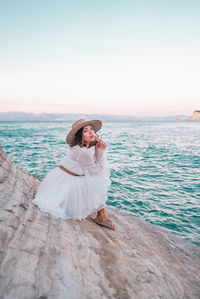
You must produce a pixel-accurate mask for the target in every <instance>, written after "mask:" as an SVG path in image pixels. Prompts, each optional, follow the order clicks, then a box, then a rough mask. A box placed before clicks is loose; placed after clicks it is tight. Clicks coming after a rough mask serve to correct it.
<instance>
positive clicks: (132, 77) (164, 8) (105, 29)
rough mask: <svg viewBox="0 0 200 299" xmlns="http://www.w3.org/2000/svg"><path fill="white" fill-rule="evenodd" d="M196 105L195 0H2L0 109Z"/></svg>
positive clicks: (199, 5) (199, 56) (199, 85)
mask: <svg viewBox="0 0 200 299" xmlns="http://www.w3.org/2000/svg"><path fill="white" fill-rule="evenodd" d="M197 109H198V110H199V109H200V1H199V0H198V1H196V0H188V1H184V0H182V1H178V0H173V1H172V0H168V1H166V0H165V1H163V0H159V1H155V0H151V1H150V0H149V1H148V0H143V1H141V0H138V1H134V0H131V1H128V0H123V1H121V0H120V1H119V0H106V1H104V0H101V1H99V0H98V1H96V0H91V1H88V0H86V1H84V0H79V1H77V0H73V1H72V0H71V1H68V0H56V1H52V0H33V1H32V0H28V1H27V0H24V1H22V0H17V1H16V0H6V1H5V0H4V1H2V0H0V112H6V111H24V112H33V113H44V112H47V113H51V112H55V113H59V112H60V113H88V114H92V113H100V114H122V115H135V116H140V115H141V114H143V115H146V116H150V115H152V116H158V115H159V116H160V115H163V116H165V115H180V114H184V115H185V114H186V115H190V114H192V112H193V111H194V110H197Z"/></svg>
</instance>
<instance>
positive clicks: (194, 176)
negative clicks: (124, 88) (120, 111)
mask: <svg viewBox="0 0 200 299" xmlns="http://www.w3.org/2000/svg"><path fill="white" fill-rule="evenodd" d="M71 125H72V121H41V122H40V121H30V122H29V121H7V122H6V121H3V122H2V121H1V122H0V129H1V130H0V143H1V145H2V147H3V149H4V151H5V152H6V154H8V156H9V157H10V158H11V159H12V160H13V161H14V162H15V163H16V164H18V165H19V166H20V167H21V168H22V169H24V170H25V171H27V172H29V173H31V174H33V175H34V176H37V177H39V178H40V179H44V178H45V176H46V175H47V173H48V172H49V171H50V170H51V169H53V168H55V167H57V166H58V165H59V162H60V160H61V159H62V158H63V157H64V156H65V155H66V154H67V153H68V151H69V146H68V145H67V143H66V141H65V138H66V135H67V133H68V132H69V130H70V129H71ZM98 134H99V135H100V137H101V138H102V139H103V140H104V141H105V142H106V144H107V149H108V163H109V166H110V180H111V185H110V187H109V190H108V200H107V205H108V206H113V207H115V208H117V209H119V210H125V211H126V212H127V213H129V214H131V215H133V216H136V217H139V218H142V219H144V220H145V221H147V222H149V223H152V224H154V225H158V226H161V227H164V228H166V229H167V230H168V231H170V232H171V233H173V234H176V235H178V236H179V237H180V238H183V239H185V240H188V241H189V242H192V243H194V244H196V245H198V246H200V122H187V121H179V122H175V121H170V122H169V121H103V126H102V128H101V130H100V131H99V132H98Z"/></svg>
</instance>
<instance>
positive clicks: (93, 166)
mask: <svg viewBox="0 0 200 299" xmlns="http://www.w3.org/2000/svg"><path fill="white" fill-rule="evenodd" d="M77 162H78V163H79V165H80V166H81V167H82V168H83V169H84V171H85V172H88V173H89V174H90V175H101V174H102V164H101V163H100V161H99V162H97V161H96V159H95V158H94V155H93V153H92V152H91V151H90V150H84V151H82V152H81V153H80V155H79V158H78V160H77Z"/></svg>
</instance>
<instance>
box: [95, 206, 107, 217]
mask: <svg viewBox="0 0 200 299" xmlns="http://www.w3.org/2000/svg"><path fill="white" fill-rule="evenodd" d="M97 216H100V217H101V218H106V217H107V215H106V210H105V208H103V209H101V210H99V211H98V212H97Z"/></svg>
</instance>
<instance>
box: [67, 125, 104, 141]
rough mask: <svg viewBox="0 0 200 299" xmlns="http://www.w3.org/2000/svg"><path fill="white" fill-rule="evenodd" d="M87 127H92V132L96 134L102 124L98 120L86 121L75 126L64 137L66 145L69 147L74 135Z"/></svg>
mask: <svg viewBox="0 0 200 299" xmlns="http://www.w3.org/2000/svg"><path fill="white" fill-rule="evenodd" d="M88 125H92V127H93V129H94V132H95V133H96V132H97V131H99V130H100V129H101V127H102V122H101V121H100V120H99V119H93V120H87V121H85V122H83V123H81V124H79V125H77V126H76V127H75V128H72V129H71V131H70V132H69V133H68V134H67V136H66V142H67V144H69V145H71V144H72V142H73V140H74V137H75V134H76V133H77V132H78V130H80V129H81V128H83V127H85V126H88Z"/></svg>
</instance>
